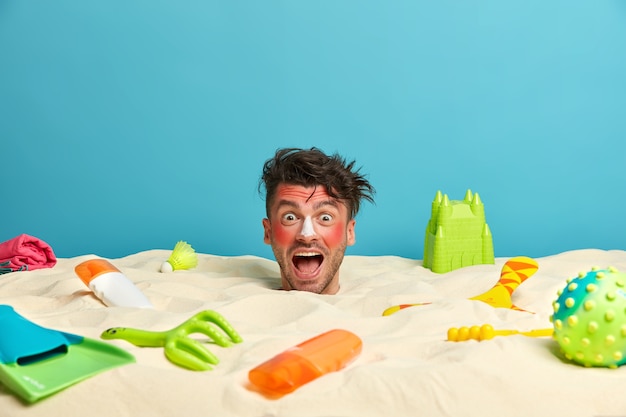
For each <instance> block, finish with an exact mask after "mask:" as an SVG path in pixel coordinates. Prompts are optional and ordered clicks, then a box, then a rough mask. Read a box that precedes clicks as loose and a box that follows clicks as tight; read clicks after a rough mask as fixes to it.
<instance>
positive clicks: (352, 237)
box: [346, 219, 356, 246]
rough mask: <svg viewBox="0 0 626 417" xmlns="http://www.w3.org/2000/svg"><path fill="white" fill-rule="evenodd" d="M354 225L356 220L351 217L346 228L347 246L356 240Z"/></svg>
mask: <svg viewBox="0 0 626 417" xmlns="http://www.w3.org/2000/svg"><path fill="white" fill-rule="evenodd" d="M354 226H356V220H354V219H352V220H350V221H348V227H347V228H346V238H347V242H346V244H347V245H348V246H352V245H354V243H355V242H356V234H355V232H354Z"/></svg>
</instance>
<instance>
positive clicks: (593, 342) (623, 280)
mask: <svg viewBox="0 0 626 417" xmlns="http://www.w3.org/2000/svg"><path fill="white" fill-rule="evenodd" d="M553 308H554V314H553V315H552V317H551V320H552V323H553V325H554V338H555V340H556V341H557V342H558V343H559V346H560V347H561V350H562V352H563V353H564V354H565V357H566V358H567V359H569V360H571V361H573V362H575V363H578V364H580V365H584V366H599V367H609V368H617V367H618V366H621V365H624V364H625V363H626V273H623V272H619V271H618V270H617V269H616V268H612V267H608V268H606V269H599V268H597V267H594V268H592V269H591V271H589V272H581V273H580V274H578V277H576V278H574V279H571V280H569V281H568V283H567V285H566V286H565V287H564V288H563V289H562V290H560V291H559V292H558V298H557V299H556V301H555V302H554V303H553Z"/></svg>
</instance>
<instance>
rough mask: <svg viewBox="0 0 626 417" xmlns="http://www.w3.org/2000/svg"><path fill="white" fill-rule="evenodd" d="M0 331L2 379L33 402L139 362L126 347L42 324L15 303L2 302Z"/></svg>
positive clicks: (0, 306) (0, 379)
mask: <svg viewBox="0 0 626 417" xmlns="http://www.w3.org/2000/svg"><path fill="white" fill-rule="evenodd" d="M0 329H2V336H1V337H0V383H2V384H4V385H6V386H7V387H8V388H9V389H10V390H11V391H13V392H14V393H15V394H17V395H18V396H19V397H21V398H22V399H24V400H25V401H26V402H28V403H34V402H36V401H39V400H41V399H43V398H46V397H48V396H50V395H52V394H56V393H57V392H59V391H61V390H63V389H65V388H67V387H69V386H71V385H73V384H76V383H78V382H80V381H82V380H84V379H87V378H89V377H92V376H94V375H96V374H98V373H100V372H104V371H106V370H109V369H112V368H115V367H118V366H122V365H126V364H130V363H133V362H135V358H134V356H132V355H131V354H130V353H128V352H126V351H124V350H123V349H120V348H118V347H115V346H113V345H111V344H109V343H105V342H101V341H99V340H94V339H90V338H87V337H83V336H79V335H75V334H72V333H65V332H62V331H58V330H54V329H49V328H46V327H42V326H40V325H38V324H36V323H33V322H32V321H30V320H28V319H26V318H24V317H22V316H21V315H20V314H18V313H17V312H16V311H15V310H14V309H13V307H11V306H9V305H0ZM0 414H3V413H0Z"/></svg>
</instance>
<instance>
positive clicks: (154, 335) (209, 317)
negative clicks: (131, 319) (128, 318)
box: [100, 310, 243, 371]
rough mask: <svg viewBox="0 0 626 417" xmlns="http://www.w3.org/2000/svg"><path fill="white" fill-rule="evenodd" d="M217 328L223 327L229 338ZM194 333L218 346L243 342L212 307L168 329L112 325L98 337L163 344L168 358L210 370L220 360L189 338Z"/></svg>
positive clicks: (152, 345) (175, 361) (192, 366)
mask: <svg viewBox="0 0 626 417" xmlns="http://www.w3.org/2000/svg"><path fill="white" fill-rule="evenodd" d="M218 329H221V330H223V332H224V333H226V336H228V338H230V340H229V339H228V338H227V337H226V336H225V335H223V334H222V333H220V332H219V331H218ZM193 333H201V334H204V335H206V336H208V337H210V338H211V339H213V340H214V341H215V343H216V344H217V345H218V346H221V347H228V346H231V340H232V342H234V343H241V342H242V341H243V339H242V338H241V336H239V333H237V331H236V330H235V329H234V328H233V327H232V326H231V325H230V323H228V321H226V319H225V318H224V317H223V316H222V315H220V314H219V313H217V312H215V311H211V310H205V311H202V312H200V313H198V314H196V315H194V316H193V317H192V318H190V319H189V320H187V321H185V322H184V323H182V324H181V325H179V326H177V327H175V328H173V329H171V330H168V331H163V332H154V331H149V330H140V329H132V328H128V327H113V328H111V329H108V330H105V331H104V332H103V333H102V334H101V335H100V337H101V338H103V339H107V340H110V339H122V340H126V341H127V342H130V343H132V344H133V345H135V346H140V347H164V348H165V356H166V357H167V359H169V360H170V361H171V362H172V363H174V364H176V365H178V366H181V367H183V368H187V369H190V370H194V371H206V370H209V369H212V365H217V364H218V363H219V359H218V358H217V356H215V355H214V354H213V353H211V351H209V350H208V349H207V348H206V347H205V346H203V345H202V343H200V341H198V340H195V339H192V338H191V337H189V336H190V335H191V334H193Z"/></svg>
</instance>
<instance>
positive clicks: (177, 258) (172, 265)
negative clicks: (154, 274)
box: [161, 240, 198, 272]
mask: <svg viewBox="0 0 626 417" xmlns="http://www.w3.org/2000/svg"><path fill="white" fill-rule="evenodd" d="M196 266H198V255H197V254H196V251H195V250H194V249H193V248H192V247H191V245H190V244H188V243H187V242H184V241H182V240H180V241H178V242H177V243H176V246H174V250H173V251H172V254H171V255H170V257H169V258H168V260H167V261H165V262H163V263H162V264H161V272H172V271H178V270H182V269H191V268H195V267H196Z"/></svg>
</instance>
